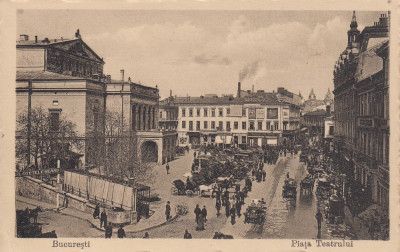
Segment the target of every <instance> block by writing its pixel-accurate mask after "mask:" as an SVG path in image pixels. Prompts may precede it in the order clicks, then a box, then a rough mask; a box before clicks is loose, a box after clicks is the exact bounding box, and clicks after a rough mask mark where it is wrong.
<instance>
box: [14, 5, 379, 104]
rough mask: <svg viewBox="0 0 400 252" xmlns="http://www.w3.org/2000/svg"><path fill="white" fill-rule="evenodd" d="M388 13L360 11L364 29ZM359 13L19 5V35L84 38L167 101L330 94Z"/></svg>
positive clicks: (115, 71)
mask: <svg viewBox="0 0 400 252" xmlns="http://www.w3.org/2000/svg"><path fill="white" fill-rule="evenodd" d="M380 14H381V12H359V11H357V10H356V16H357V22H358V29H359V30H360V31H362V29H363V28H364V27H365V26H371V25H373V23H374V22H377V21H379V16H380ZM351 18H352V11H252V10H243V11H240V10H231V11H221V10H214V11H212V10H204V11H200V10H176V11H175V10H96V11H93V10H19V11H18V13H17V34H16V39H19V34H28V35H29V36H30V37H31V38H33V37H34V36H35V35H37V36H38V37H39V39H43V38H45V37H48V38H49V39H55V38H61V37H63V38H73V37H74V34H75V31H76V30H77V29H78V28H79V30H80V34H81V36H82V39H83V40H84V41H85V42H86V43H87V44H88V45H89V46H90V47H91V48H92V49H93V50H94V51H95V52H96V53H97V54H98V55H99V56H100V57H103V58H104V61H105V62H106V64H105V66H104V73H105V74H110V75H111V76H112V78H113V79H120V78H121V74H120V69H124V70H125V80H126V79H127V77H128V76H130V77H131V79H132V81H134V82H136V83H141V84H143V85H147V86H152V87H155V86H156V85H157V86H158V88H159V90H160V96H161V98H165V97H167V96H168V95H169V93H170V90H172V93H173V95H177V96H186V95H189V96H200V95H202V94H218V95H221V94H235V95H236V92H237V83H238V81H241V83H242V89H243V90H250V89H252V85H254V89H255V90H261V89H262V90H266V91H267V92H271V91H272V90H276V89H277V87H285V88H286V89H288V90H289V91H291V92H293V93H296V94H297V93H299V91H300V92H301V94H302V95H303V97H306V98H308V95H309V93H310V91H311V89H312V88H313V89H314V93H315V94H316V96H317V99H323V98H324V96H325V94H326V92H327V90H328V88H330V90H333V81H332V78H333V67H334V64H335V61H336V60H337V59H338V57H339V54H340V53H341V52H342V51H343V50H344V49H345V48H346V46H347V31H348V30H349V28H350V27H349V25H350V21H351Z"/></svg>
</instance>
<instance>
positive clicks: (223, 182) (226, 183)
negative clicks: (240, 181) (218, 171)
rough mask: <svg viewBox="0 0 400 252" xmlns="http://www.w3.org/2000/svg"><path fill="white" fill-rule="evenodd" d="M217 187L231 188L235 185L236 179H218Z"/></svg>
mask: <svg viewBox="0 0 400 252" xmlns="http://www.w3.org/2000/svg"><path fill="white" fill-rule="evenodd" d="M215 182H216V183H217V185H218V186H219V187H221V188H226V189H228V188H230V187H232V186H233V185H234V184H235V179H234V177H233V176H229V177H218V178H217V180H216V181H215Z"/></svg>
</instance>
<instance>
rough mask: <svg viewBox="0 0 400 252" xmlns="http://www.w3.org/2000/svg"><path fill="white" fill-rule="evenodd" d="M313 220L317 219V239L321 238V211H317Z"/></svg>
mask: <svg viewBox="0 0 400 252" xmlns="http://www.w3.org/2000/svg"><path fill="white" fill-rule="evenodd" d="M315 219H317V224H318V238H320V237H321V223H322V214H321V210H319V209H318V212H317V214H316V215H315Z"/></svg>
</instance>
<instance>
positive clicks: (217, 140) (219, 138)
mask: <svg viewBox="0 0 400 252" xmlns="http://www.w3.org/2000/svg"><path fill="white" fill-rule="evenodd" d="M215 143H217V144H220V143H224V141H222V138H221V136H216V137H215Z"/></svg>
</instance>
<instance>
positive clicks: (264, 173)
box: [262, 170, 267, 181]
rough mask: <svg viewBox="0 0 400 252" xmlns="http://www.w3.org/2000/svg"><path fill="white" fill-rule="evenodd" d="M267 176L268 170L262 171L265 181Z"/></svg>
mask: <svg viewBox="0 0 400 252" xmlns="http://www.w3.org/2000/svg"><path fill="white" fill-rule="evenodd" d="M266 176H267V172H266V171H265V170H263V171H262V179H263V181H265V177H266Z"/></svg>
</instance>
